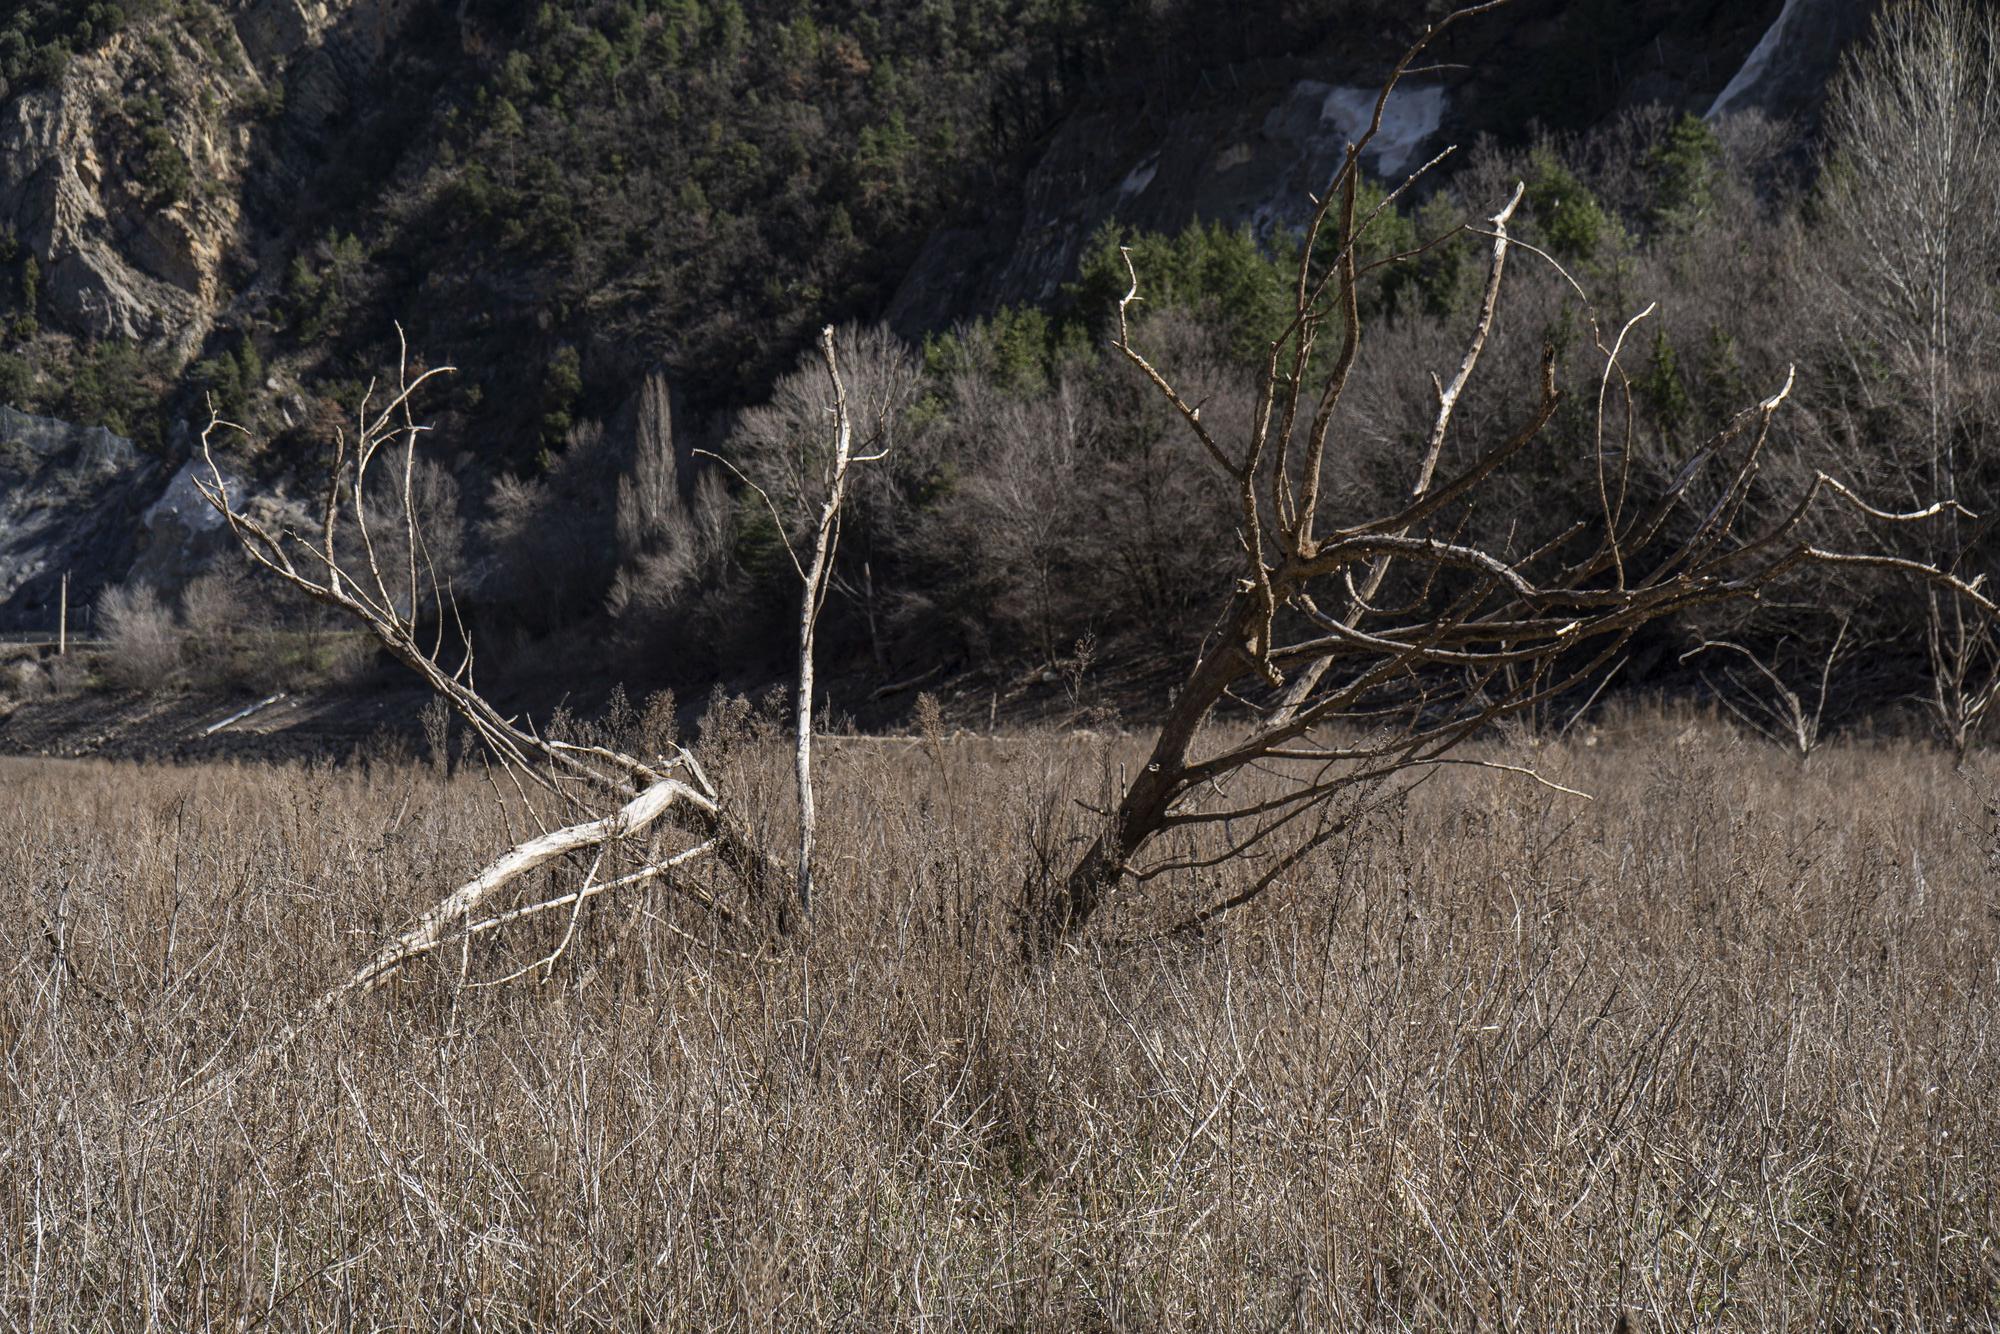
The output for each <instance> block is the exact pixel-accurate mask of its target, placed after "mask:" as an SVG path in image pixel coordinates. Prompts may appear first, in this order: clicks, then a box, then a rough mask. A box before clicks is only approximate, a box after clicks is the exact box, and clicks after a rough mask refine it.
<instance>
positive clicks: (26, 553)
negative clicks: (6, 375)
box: [0, 407, 159, 630]
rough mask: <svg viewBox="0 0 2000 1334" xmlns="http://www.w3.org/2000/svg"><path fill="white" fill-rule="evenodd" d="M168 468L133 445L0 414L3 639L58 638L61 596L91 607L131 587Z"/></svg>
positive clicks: (88, 430) (84, 429) (83, 429)
mask: <svg viewBox="0 0 2000 1334" xmlns="http://www.w3.org/2000/svg"><path fill="white" fill-rule="evenodd" d="M158 479H159V468H158V465H157V464H155V463H154V462H153V461H152V460H151V459H147V458H144V457H142V456H140V455H139V454H137V453H136V452H135V451H134V450H133V448H132V442H131V441H129V440H126V439H125V438H123V437H122V436H116V435H113V434H112V433H111V432H109V431H107V430H105V429H104V428H103V427H98V426H73V425H71V424H70V423H68V422H64V421H57V420H55V419H53V418H49V417H30V416H28V415H26V414H25V413H20V412H15V411H14V410H12V409H11V408H4V407H0V629H6V630H49V629H53V628H54V625H55V621H54V617H55V603H56V598H57V589H58V586H59V584H60V581H61V579H62V576H63V575H64V574H65V573H67V574H69V576H70V605H71V607H72V608H82V607H86V606H88V605H89V604H90V603H91V602H93V601H94V600H95V599H96V596H97V591H98V589H100V588H101V587H103V586H104V585H105V584H108V583H116V582H117V581H119V580H120V579H122V578H124V576H125V572H126V570H127V568H128V567H129V566H130V565H131V562H132V553H133V550H134V547H135V542H134V532H135V527H136V526H135V524H134V518H135V517H136V515H137V514H138V513H139V511H140V510H141V509H142V508H143V507H144V506H145V505H146V504H147V502H149V501H150V500H151V499H152V498H153V495H154V494H155V492H156V490H157V488H158V485H159V480H158Z"/></svg>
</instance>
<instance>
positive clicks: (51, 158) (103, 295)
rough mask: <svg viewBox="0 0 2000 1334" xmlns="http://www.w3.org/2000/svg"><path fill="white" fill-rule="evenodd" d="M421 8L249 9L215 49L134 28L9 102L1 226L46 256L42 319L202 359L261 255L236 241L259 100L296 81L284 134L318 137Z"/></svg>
mask: <svg viewBox="0 0 2000 1334" xmlns="http://www.w3.org/2000/svg"><path fill="white" fill-rule="evenodd" d="M413 3H414V0H238V3H237V4H235V5H234V6H233V7H232V8H233V10H234V13H233V15H232V17H233V19H234V23H235V28H234V33H235V35H236V38H237V40H231V36H230V30H229V29H226V28H225V29H221V30H219V31H218V32H216V33H212V34H210V36H209V38H208V45H206V46H205V45H203V43H202V42H200V41H197V40H196V38H195V37H194V36H192V35H191V34H190V31H189V27H188V25H186V24H183V23H180V22H177V21H169V20H161V21H155V22H152V23H148V24H142V25H138V26H137V27H135V28H133V29H130V30H127V31H124V32H121V33H119V34H117V35H116V36H114V37H113V38H111V39H110V40H109V41H107V42H106V43H105V44H104V45H103V46H101V47H99V48H98V49H96V50H94V51H92V52H90V53H89V54H87V55H84V56H80V57H78V58H76V59H75V60H73V61H72V62H71V63H70V67H69V69H68V71H67V73H66V74H65V75H64V77H63V79H62V80H61V82H60V84H58V85H57V86H55V87H51V88H46V89H41V90H39V91H36V92H31V93H27V94H24V95H23V96H20V97H17V98H14V99H12V100H11V101H9V102H8V103H7V104H5V106H4V107H0V226H5V227H11V228H12V229H13V231H14V233H15V234H16V235H17V236H19V237H20V238H21V239H22V240H23V241H24V242H25V243H26V244H27V246H28V247H29V248H30V250H31V251H32V252H33V253H34V255H35V256H36V258H37V260H38V261H39V263H40V265H41V268H42V272H43V274H44V276H45V303H46V308H45V311H44V313H45V314H46V315H48V316H49V317H50V318H51V319H52V321H53V322H54V323H55V324H56V326H57V327H59V328H61V329H63V330H64V331H66V332H69V333H73V334H78V335H81V336H83V337H86V338H124V339H131V340H135V341H142V342H148V343H155V344H159V343H164V344H166V345H168V346H170V347H172V348H173V349H174V350H175V351H176V352H177V353H178V354H179V355H180V356H181V357H183V358H185V357H189V356H192V355H193V354H194V352H195V351H196V350H197V349H198V348H199V347H200V346H201V343H202V341H203V339H204V338H206V337H207V335H208V332H209V329H210V328H211V327H212V325H213V323H214V321H215V318H216V316H217V314H218V313H219V312H220V310H221V309H222V307H223V306H224V304H225V303H226V302H227V301H228V300H229V298H230V295H231V293H230V291H229V284H228V282H227V281H226V276H225V274H224V264H225V262H227V261H229V260H231V259H235V260H237V262H239V263H249V262H251V261H250V260H249V256H251V255H253V254H254V253H255V251H256V248H257V247H256V244H255V238H245V237H242V236H240V235H239V231H240V224H241V220H242V207H241V185H242V180H243V176H244V172H245V170H246V168H247V166H248V165H249V162H250V158H251V155H252V153H253V151H254V146H255V144H256V136H255V134H254V124H253V121H252V118H251V116H250V113H249V111H248V110H247V108H248V106H249V105H250V103H251V100H252V99H253V98H255V97H257V96H258V95H260V94H261V93H262V92H263V91H264V90H265V89H266V88H267V87H268V86H270V84H271V82H272V81H274V80H285V81H287V86H288V92H289V94H290V95H289V98H288V103H287V105H288V112H287V123H288V124H290V125H292V126H294V127H295V128H298V129H302V130H304V131H305V132H307V133H317V132H319V131H320V130H321V128H322V127H323V126H324V125H325V123H326V122H327V121H328V120H329V119H330V118H331V117H333V116H334V115H335V114H337V113H338V112H339V111H340V110H342V109H343V108H344V107H345V106H346V104H347V99H348V90H349V89H350V88H351V87H353V86H354V84H355V83H356V81H358V80H359V79H360V78H362V77H364V76H365V74H366V72H367V70H368V69H369V68H371V67H372V65H373V62H375V61H376V60H379V59H380V58H381V56H382V54H383V52H384V50H385V49H386V48H387V46H388V44H389V42H390V41H391V40H392V39H393V37H394V35H395V33H396V31H397V29H398V27H399V25H400V24H401V23H402V21H403V19H404V17H405V16H406V14H407V12H408V10H409V9H410V8H411V5H412V4H413ZM239 42H240V44H239ZM294 85H295V86H294ZM176 159H178V162H179V164H182V165H184V168H185V177H184V178H182V180H181V181H180V182H178V183H176V182H175V181H174V180H173V178H174V176H175V175H176V174H177V171H178V168H177V167H176V164H175V160H176Z"/></svg>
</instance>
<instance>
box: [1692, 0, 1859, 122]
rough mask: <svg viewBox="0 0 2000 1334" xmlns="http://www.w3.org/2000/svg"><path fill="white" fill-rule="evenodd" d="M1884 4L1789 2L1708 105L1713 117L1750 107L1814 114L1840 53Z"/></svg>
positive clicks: (1834, 0) (1823, 0)
mask: <svg viewBox="0 0 2000 1334" xmlns="http://www.w3.org/2000/svg"><path fill="white" fill-rule="evenodd" d="M1880 7H1881V6H1880V4H1879V3H1878V2H1877V0H1785V5H1784V8H1783V9H1781V10H1780V11H1779V12H1778V17H1777V18H1776V19H1774V20H1773V21H1772V23H1771V26H1770V27H1769V28H1767V29H1765V30H1764V35H1763V37H1762V38H1760V39H1759V40H1758V42H1757V45H1756V46H1755V47H1753V48H1751V51H1750V54H1749V55H1748V56H1747V57H1746V58H1745V59H1744V61H1743V64H1742V65H1741V66H1740V67H1739V68H1738V69H1737V71H1736V73H1735V75H1734V76H1733V77H1732V78H1731V79H1730V81H1729V82H1728V83H1727V84H1726V85H1724V87H1723V89H1722V91H1721V92H1719V93H1717V94H1716V97H1715V101H1714V102H1712V103H1710V104H1709V108H1708V117H1709V119H1711V120H1713V119H1715V118H1717V117H1719V116H1725V115H1733V114H1736V113H1739V112H1744V111H1751V110H1756V111H1762V112H1764V113H1765V114H1766V115H1770V116H1773V117H1779V118H1792V117H1797V116H1800V115H1802V114H1805V115H1809V114H1811V113H1812V111H1813V110H1814V109H1815V108H1816V107H1817V105H1818V103H1819V100H1820V96H1821V94H1822V93H1823V92H1824V91H1825V89H1826V85H1827V81H1828V80H1829V79H1830V78H1831V77H1832V76H1833V74H1834V71H1835V70H1836V69H1838V68H1839V64H1840V56H1841V53H1842V52H1843V51H1844V50H1846V48H1847V46H1848V44H1849V43H1850V42H1852V41H1854V40H1855V39H1856V38H1858V37H1861V36H1862V35H1863V34H1865V33H1866V32H1867V31H1868V25H1869V23H1870V21H1871V20H1872V19H1873V17H1874V14H1875V11H1876V10H1877V9H1879V8H1880Z"/></svg>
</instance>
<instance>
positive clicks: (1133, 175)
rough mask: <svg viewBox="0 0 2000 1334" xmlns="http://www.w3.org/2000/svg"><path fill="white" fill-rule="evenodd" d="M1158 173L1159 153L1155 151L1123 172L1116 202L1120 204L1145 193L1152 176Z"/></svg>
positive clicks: (1151, 181)
mask: <svg viewBox="0 0 2000 1334" xmlns="http://www.w3.org/2000/svg"><path fill="white" fill-rule="evenodd" d="M1159 174H1160V155H1159V154H1158V153H1155V154H1153V155H1152V156H1151V157H1149V158H1147V159H1146V160H1145V161H1144V162H1141V163H1140V164H1139V165H1138V166H1136V167H1134V168H1132V170H1131V171H1129V172H1127V173H1125V179H1124V180H1123V181H1120V182H1119V184H1118V202H1119V203H1121V204H1122V203H1124V202H1125V201H1126V200H1128V199H1137V198H1138V197H1139V196H1140V195H1142V194H1145V193H1146V187H1147V186H1149V185H1151V184H1152V183H1153V178H1154V177H1155V176H1157V175H1159Z"/></svg>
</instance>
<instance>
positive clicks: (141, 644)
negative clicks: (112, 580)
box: [97, 584, 182, 690]
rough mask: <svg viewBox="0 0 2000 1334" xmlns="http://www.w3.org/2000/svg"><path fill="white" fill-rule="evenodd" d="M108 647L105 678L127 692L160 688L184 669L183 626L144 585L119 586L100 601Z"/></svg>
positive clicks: (99, 613)
mask: <svg viewBox="0 0 2000 1334" xmlns="http://www.w3.org/2000/svg"><path fill="white" fill-rule="evenodd" d="M97 625H98V632H99V634H100V635H102V637H103V639H104V645H105V654H104V677H105V680H107V681H108V682H110V683H111V684H112V685H114V686H116V687H118V688H120V689H125V690H161V689H165V688H166V687H168V686H170V685H173V684H175V682H176V681H177V680H178V678H179V676H180V669H181V640H182V634H181V629H180V626H179V625H177V624H176V623H175V621H174V613H173V610H172V609H171V608H170V607H168V606H167V604H166V603H165V602H163V601H162V600H161V599H160V595H159V594H158V593H157V592H155V591H154V590H153V589H152V588H151V587H150V586H148V585H145V584H118V585H113V586H112V587H109V588H106V589H105V590H104V591H103V592H102V593H101V594H99V595H98V599H97Z"/></svg>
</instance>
